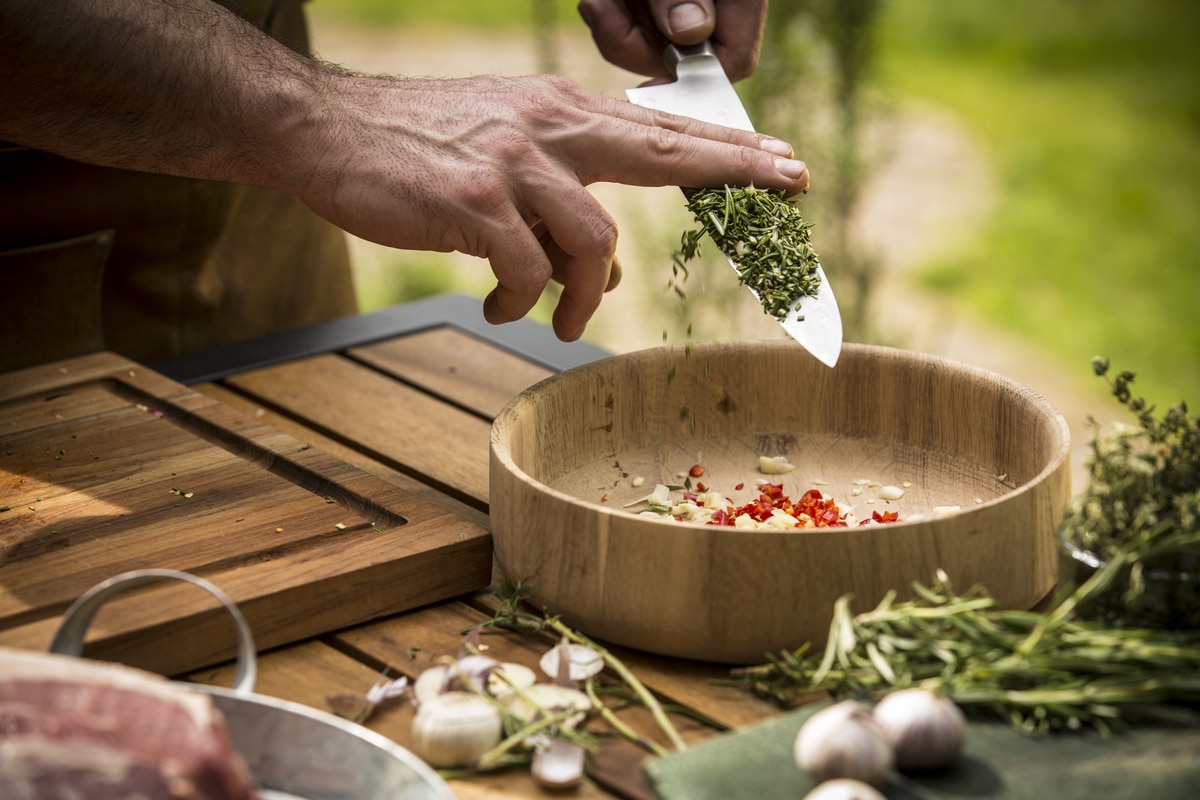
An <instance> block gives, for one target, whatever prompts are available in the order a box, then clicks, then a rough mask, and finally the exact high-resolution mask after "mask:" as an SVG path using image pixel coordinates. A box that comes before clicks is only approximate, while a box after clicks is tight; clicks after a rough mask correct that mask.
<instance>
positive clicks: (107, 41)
mask: <svg viewBox="0 0 1200 800" xmlns="http://www.w3.org/2000/svg"><path fill="white" fill-rule="evenodd" d="M323 72H324V70H323V69H322V68H321V67H320V66H319V65H318V64H316V63H315V62H313V61H311V60H309V59H306V58H304V57H303V56H300V55H298V54H297V53H295V52H292V51H291V50H288V49H287V48H286V47H284V46H282V45H280V44H278V43H277V42H275V41H274V40H272V39H271V38H270V37H268V36H266V35H265V34H263V33H262V32H261V31H259V30H258V29H257V28H255V27H254V26H253V25H251V24H250V23H248V22H246V21H245V20H243V19H241V18H240V17H238V16H236V15H235V14H233V13H231V12H229V11H228V10H227V9H225V8H224V7H223V6H221V5H219V4H217V3H214V2H211V1H210V0H55V1H53V2H47V0H3V1H2V2H0V138H4V139H7V140H9V141H12V142H16V143H18V144H23V145H27V146H30V147H36V148H40V149H44V150H48V151H51V152H55V153H58V154H59V155H64V156H67V157H70V158H74V159H77V160H80V161H87V162H90V163H96V164H103V165H105V166H112V167H122V168H126V169H135V170H143V171H148V172H160V173H165V174H171V175H181V176H187V177H198V178H212V179H217V180H229V181H237V182H242V183H256V184H261V185H275V186H277V187H279V188H285V189H293V190H294V189H295V186H296V184H295V180H296V178H297V177H299V176H296V175H294V174H293V176H292V177H291V178H290V179H289V177H288V175H289V171H291V170H294V169H295V166H296V165H295V164H287V163H285V162H284V158H285V155H286V149H284V148H282V147H280V146H279V145H280V143H282V142H284V141H286V140H287V139H288V138H289V137H296V136H303V135H304V131H305V130H306V129H309V128H311V127H312V126H313V124H314V119H313V114H314V110H315V109H319V108H320V98H321V95H322V93H323V92H324V91H327V87H326V84H327V81H326V80H324V78H323Z"/></svg>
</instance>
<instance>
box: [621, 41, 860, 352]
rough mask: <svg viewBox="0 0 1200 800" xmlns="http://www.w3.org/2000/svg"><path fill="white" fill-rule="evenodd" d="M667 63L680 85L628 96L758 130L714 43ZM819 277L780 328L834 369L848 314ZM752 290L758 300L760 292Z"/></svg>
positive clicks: (674, 54) (678, 52)
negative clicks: (815, 286) (814, 289)
mask: <svg viewBox="0 0 1200 800" xmlns="http://www.w3.org/2000/svg"><path fill="white" fill-rule="evenodd" d="M664 60H665V61H666V63H667V66H668V67H669V68H670V69H671V71H672V72H674V73H675V81H674V82H672V83H664V84H659V85H657V86H640V87H638V88H635V89H627V90H626V91H625V95H626V96H627V97H628V98H629V101H630V102H631V103H634V104H635V105H639V106H644V107H646V108H653V109H656V110H659V111H667V112H669V113H671V114H679V115H681V116H685V117H691V118H692V119H698V120H701V121H703V122H712V123H715V124H717V125H724V126H725V127H727V128H739V129H741V130H746V131H752V130H754V125H753V124H752V123H751V122H750V117H749V116H748V115H747V114H746V109H745V107H744V106H743V105H742V100H741V98H740V97H738V94H737V91H736V90H735V89H734V88H733V84H732V83H730V82H729V78H728V76H726V75H725V69H724V67H722V66H721V62H720V61H718V60H717V55H716V52H715V51H714V50H713V48H712V45H711V44H710V43H709V42H702V43H701V44H698V45H693V46H691V47H680V46H678V45H674V44H671V45H668V46H667V48H666V50H665V52H664ZM724 255H725V258H726V259H727V260H728V261H729V264H730V266H732V267H733V269H734V271H735V272H737V273H738V274H739V276H740V274H741V271H740V270H738V268H737V263H736V262H735V261H734V259H733V258H732V257H731V256H730V254H729V253H725V254H724ZM817 274H818V275H819V276H820V278H821V283H820V286H819V287H818V289H817V294H816V296H814V297H801V298H799V299H797V300H796V302H795V303H793V304H792V308H791V311H789V312H788V315H787V317H785V318H784V319H783V320H781V321H780V323H779V324H780V325H782V326H783V329H784V330H785V331H787V333H788V335H789V336H791V337H792V338H793V339H795V340H796V341H797V342H799V343H800V345H801V346H802V347H804V349H806V350H808V352H810V353H812V354H813V355H814V356H815V357H816V358H817V359H818V360H819V361H820V362H821V363H823V364H826V365H827V366H830V367H832V366H834V365H835V364H837V361H838V356H840V355H841V353H842V315H841V312H840V311H839V310H838V304H837V298H835V297H834V296H833V289H831V288H830V286H829V281H828V280H827V279H826V278H825V270H823V269H822V268H820V267H817ZM746 288H748V289H750V292H751V293H752V294H754V296H755V298H757V297H758V293H757V292H755V291H754V289H752V288H750V287H746Z"/></svg>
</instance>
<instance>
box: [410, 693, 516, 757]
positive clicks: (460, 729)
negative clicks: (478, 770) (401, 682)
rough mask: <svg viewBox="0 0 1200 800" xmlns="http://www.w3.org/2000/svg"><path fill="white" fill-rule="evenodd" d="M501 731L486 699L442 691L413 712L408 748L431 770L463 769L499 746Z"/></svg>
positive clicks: (498, 716) (494, 711) (499, 720)
mask: <svg viewBox="0 0 1200 800" xmlns="http://www.w3.org/2000/svg"><path fill="white" fill-rule="evenodd" d="M502 732H503V723H502V721H501V719H500V714H499V713H498V712H497V711H496V709H495V708H493V707H492V705H491V703H489V702H488V701H487V700H484V699H483V698H482V697H480V696H479V695H477V694H472V693H470V692H444V693H442V694H439V695H437V696H436V697H433V698H431V699H429V700H427V701H426V702H423V703H422V704H421V706H420V707H419V708H418V709H417V713H416V715H415V716H414V717H413V722H412V742H411V748H412V751H413V752H414V753H416V754H417V755H418V756H419V757H420V758H422V759H424V760H425V761H426V762H427V763H428V764H429V765H430V766H432V767H436V768H439V769H444V768H448V767H467V766H470V765H472V764H474V763H475V762H476V761H478V760H479V757H480V756H482V755H483V754H484V753H486V752H487V751H489V750H491V749H492V748H493V747H495V746H496V745H497V744H499V742H500V736H501V734H502Z"/></svg>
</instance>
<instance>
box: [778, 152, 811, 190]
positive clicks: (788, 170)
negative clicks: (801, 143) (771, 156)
mask: <svg viewBox="0 0 1200 800" xmlns="http://www.w3.org/2000/svg"><path fill="white" fill-rule="evenodd" d="M775 169H777V170H778V171H779V174H780V175H782V176H783V177H785V178H787V179H788V180H789V181H802V182H803V184H804V186H805V187H807V186H808V167H807V166H805V164H804V162H803V161H797V160H796V159H794V158H777V159H775Z"/></svg>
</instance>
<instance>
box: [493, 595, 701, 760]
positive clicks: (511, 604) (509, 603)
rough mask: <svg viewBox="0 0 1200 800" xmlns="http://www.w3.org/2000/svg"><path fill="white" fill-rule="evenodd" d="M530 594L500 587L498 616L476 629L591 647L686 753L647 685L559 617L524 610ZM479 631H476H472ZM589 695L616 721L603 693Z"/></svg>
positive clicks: (653, 747) (657, 750)
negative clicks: (546, 634) (541, 636)
mask: <svg viewBox="0 0 1200 800" xmlns="http://www.w3.org/2000/svg"><path fill="white" fill-rule="evenodd" d="M528 593H529V587H528V586H527V585H526V584H525V583H524V582H522V581H518V582H517V583H515V584H513V583H510V582H508V581H504V583H503V585H502V587H501V595H500V596H501V603H500V606H499V608H497V610H496V613H495V615H494V616H493V617H492V619H490V620H488V621H486V622H483V623H481V624H480V625H479V626H477V628H481V627H482V628H486V627H496V628H506V629H509V630H518V631H525V632H528V633H541V632H552V633H554V634H555V636H556V637H557V638H560V639H561V638H566V639H567V640H568V641H570V642H572V643H573V644H581V645H584V646H585V647H588V648H589V649H591V650H592V651H593V652H594V653H596V654H597V655H598V656H600V658H601V659H603V660H604V664H605V666H606V667H607V668H608V669H609V670H611V672H612V673H614V674H615V675H616V677H617V679H618V680H619V681H620V682H621V685H623V686H624V687H625V689H626V690H627V691H628V694H627V695H626V696H627V698H629V699H630V700H632V701H633V702H636V703H637V704H639V705H641V706H643V707H644V708H645V709H646V710H647V711H649V712H650V715H651V716H652V717H653V718H654V721H655V722H656V723H657V724H658V727H659V729H660V730H662V732H663V734H664V735H665V736H666V738H667V740H668V741H669V742H670V744H671V747H672V748H673V749H674V750H676V751H683V750H686V749H687V745H686V744H685V743H684V741H683V737H682V736H680V735H679V731H678V730H677V729H676V727H675V725H674V724H673V723H672V722H671V720H670V718H669V717H668V716H667V712H666V709H664V707H663V705H662V704H661V703H660V702H659V700H658V698H657V697H655V696H654V694H653V693H652V692H651V691H650V690H649V689H647V688H646V686H645V684H643V683H642V682H641V681H640V680H639V679H638V678H637V676H636V675H634V673H633V670H631V669H630V668H629V667H628V666H627V665H626V664H625V663H624V662H623V661H622V660H621V659H619V658H618V657H617V656H616V655H614V654H613V653H612V652H611V651H609V650H608V649H607V648H605V647H602V646H600V645H599V644H597V643H596V642H594V641H592V640H591V639H589V638H588V637H586V636H584V635H583V634H582V633H580V632H579V631H576V630H574V629H573V628H571V627H570V626H568V625H566V624H565V623H564V622H563V621H562V620H560V619H559V618H558V617H555V616H549V615H540V614H534V613H531V612H529V611H527V610H525V599H526V597H527V595H528ZM477 628H473V629H472V630H475V629H477ZM587 692H588V695H589V697H590V698H591V699H592V702H593V707H594V710H595V711H597V712H599V713H600V715H601V716H602V717H604V718H606V719H608V720H609V721H610V722H611V721H612V719H613V716H612V713H611V709H610V708H607V707H605V704H604V702H603V701H602V700H601V698H600V694H601V693H600V692H599V691H597V689H596V688H595V687H593V686H589V687H587ZM613 727H614V729H615V730H616V731H617V733H618V734H620V735H623V736H626V737H627V738H629V739H630V741H632V742H633V743H634V744H637V745H639V746H641V747H644V748H646V749H648V750H650V751H651V752H653V753H654V754H655V755H666V753H667V750H666V749H664V748H663V747H662V746H661V745H659V744H658V743H656V742H654V741H652V740H650V739H647V738H646V737H644V736H639V735H637V734H636V733H634V732H633V731H632V730H631V729H629V728H628V727H627V726H625V725H623V724H616V725H614V726H613Z"/></svg>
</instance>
